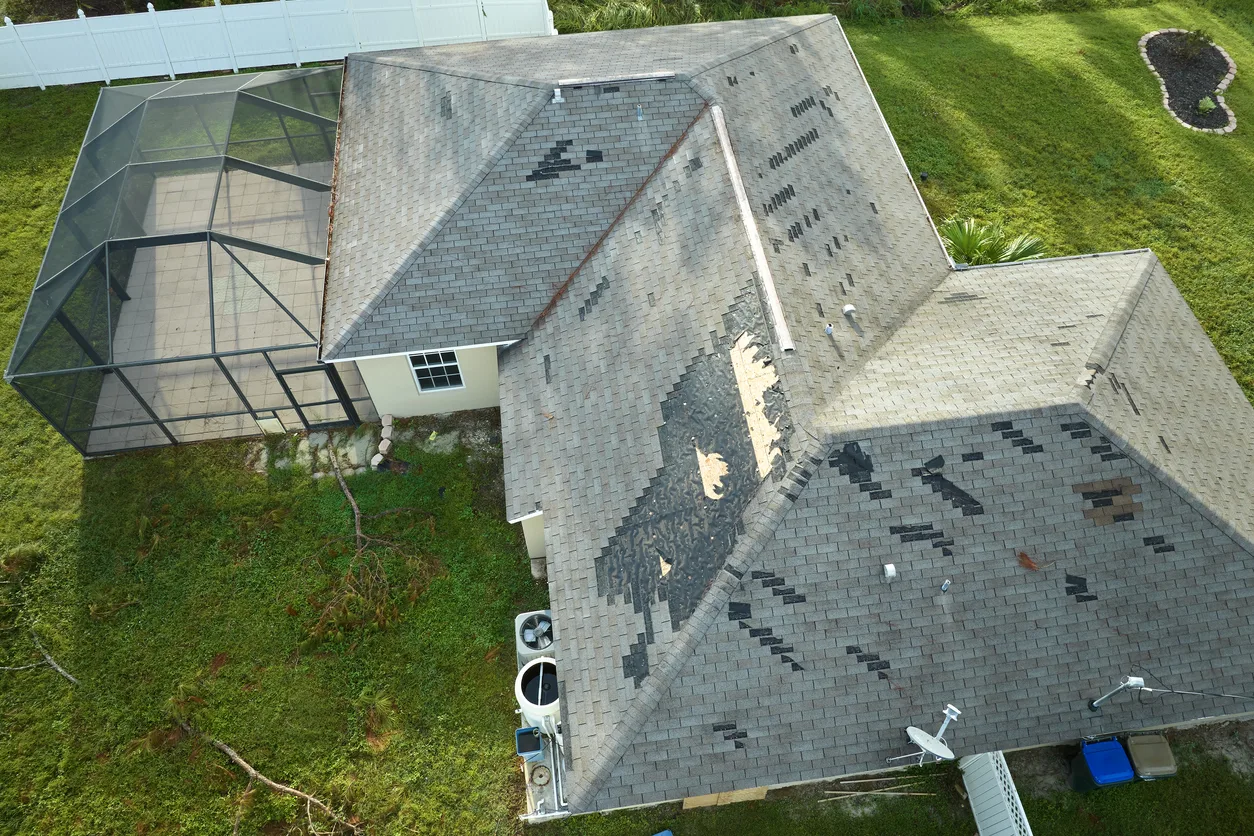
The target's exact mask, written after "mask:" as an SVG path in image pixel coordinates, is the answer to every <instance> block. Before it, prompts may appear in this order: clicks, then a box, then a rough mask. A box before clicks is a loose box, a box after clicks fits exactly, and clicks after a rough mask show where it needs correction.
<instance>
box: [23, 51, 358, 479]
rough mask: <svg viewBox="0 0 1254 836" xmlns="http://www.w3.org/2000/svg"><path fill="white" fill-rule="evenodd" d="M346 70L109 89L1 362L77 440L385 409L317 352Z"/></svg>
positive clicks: (165, 436) (243, 431) (205, 433)
mask: <svg viewBox="0 0 1254 836" xmlns="http://www.w3.org/2000/svg"><path fill="white" fill-rule="evenodd" d="M342 75H343V70H342V68H341V67H331V68H318V69H304V70H287V71H281V72H269V73H257V74H251V75H230V76H224V77H214V78H201V79H190V80H186V81H178V82H161V83H157V84H139V85H134V86H125V87H115V88H105V89H103V90H101V93H100V99H99V100H98V101H97V103H96V110H95V113H94V114H93V116H92V120H91V124H90V126H89V127H88V130H87V137H86V139H85V140H84V141H83V147H82V150H81V151H80V153H79V157H78V162H77V163H76V164H75V167H74V174H73V176H72V177H71V178H70V185H69V189H68V191H67V192H66V195H65V201H64V203H63V204H62V206H61V213H60V215H59V216H58V217H57V222H56V226H55V227H54V229H53V232H52V238H51V241H50V242H49V244H48V250H47V253H46V254H45V255H44V261H43V265H42V266H41V268H40V271H39V276H38V277H37V279H36V281H35V289H34V291H33V292H32V294H31V299H30V303H29V305H28V306H27V309H26V316H25V318H24V319H23V321H22V327H21V330H20V331H19V332H18V338H17V343H16V345H15V346H14V349H13V354H12V356H11V357H10V359H9V365H8V368H7V370H6V372H5V378H6V379H7V380H8V381H9V382H10V383H11V384H12V385H13V386H14V387H15V388H16V389H17V390H18V391H19V392H20V393H21V394H22V396H23V397H25V398H26V400H27V401H29V402H30V403H31V404H32V405H33V406H34V407H35V408H36V409H37V410H39V412H40V413H41V414H42V415H43V416H44V417H45V418H46V419H47V420H48V421H49V422H50V423H51V424H52V425H53V426H54V427H56V428H57V430H59V431H60V432H61V434H62V435H64V436H65V437H66V438H67V439H68V440H69V441H70V443H71V444H73V445H74V446H75V447H76V448H77V449H78V450H79V451H80V452H81V453H83V454H84V455H99V454H104V453H113V452H119V451H122V450H132V449H137V448H142V447H152V446H160V445H166V444H178V443H182V442H190V441H200V440H205V439H210V438H224V437H231V436H242V435H254V434H257V433H259V432H262V431H282V430H297V429H310V428H321V427H335V426H350V425H354V424H356V423H358V422H359V421H360V420H363V419H368V418H371V417H374V416H373V407H372V406H371V404H370V400H369V397H368V395H367V394H366V389H365V386H364V384H363V383H362V380H361V378H360V375H359V374H358V372H357V369H356V367H355V366H353V365H352V364H351V363H349V364H340V365H339V366H337V367H332V366H330V365H326V364H322V363H320V362H319V361H318V337H317V331H318V327H319V321H320V316H321V311H322V293H323V275H324V269H325V264H326V254H327V210H328V207H329V204H330V198H331V174H332V166H333V161H334V155H335V138H336V126H337V120H338V116H339V96H340V81H341V78H342Z"/></svg>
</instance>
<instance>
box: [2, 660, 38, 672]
mask: <svg viewBox="0 0 1254 836" xmlns="http://www.w3.org/2000/svg"><path fill="white" fill-rule="evenodd" d="M46 664H48V663H47V662H31V663H30V664H29V665H16V666H14V667H11V668H10V667H4V668H0V671H28V670H30V669H31V668H42V667H43V666H44V665H46Z"/></svg>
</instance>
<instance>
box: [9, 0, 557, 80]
mask: <svg viewBox="0 0 1254 836" xmlns="http://www.w3.org/2000/svg"><path fill="white" fill-rule="evenodd" d="M78 15H79V16H78V18H77V19H75V20H56V21H49V22H46V23H23V24H19V25H14V24H13V22H12V21H10V20H9V19H8V18H7V17H6V18H5V19H4V22H5V25H4V27H3V28H0V88H4V87H34V86H39V87H46V86H47V85H49V84H81V83H83V82H91V81H104V82H106V83H107V82H111V81H113V80H115V79H120V78H145V77H151V76H169V77H170V78H175V77H176V76H178V75H183V74H187V73H204V72H213V71H216V70H237V71H238V70H241V69H247V68H250V67H272V66H278V65H283V64H295V65H297V66H300V65H301V64H303V63H313V62H317V61H338V60H339V59H341V58H343V57H344V56H345V55H347V54H349V53H350V52H369V51H374V50H381V49H399V48H403V47H414V46H431V45H435V44H447V43H457V42H462V41H479V40H488V39H489V38H515V37H526V36H530V35H549V34H553V33H554V30H553V16H552V14H551V13H550V12H549V8H548V5H547V4H546V3H545V0H268V2H263V3H244V4H239V5H230V6H223V5H220V4H219V3H218V0H214V5H212V6H208V7H205V8H198V9H174V10H170V11H164V12H157V11H153V8H152V4H151V3H149V4H148V13H147V14H127V15H108V16H104V17H86V16H84V14H83V12H82V11H81V10H80V11H79V13H78Z"/></svg>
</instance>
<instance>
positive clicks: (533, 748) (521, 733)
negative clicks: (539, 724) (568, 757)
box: [514, 728, 544, 763]
mask: <svg viewBox="0 0 1254 836" xmlns="http://www.w3.org/2000/svg"><path fill="white" fill-rule="evenodd" d="M514 746H515V749H516V750H517V752H518V757H520V758H522V759H523V760H524V761H527V762H528V763H535V762H537V761H543V760H544V738H543V737H541V736H540V730H539V729H537V728H525V729H515V730H514Z"/></svg>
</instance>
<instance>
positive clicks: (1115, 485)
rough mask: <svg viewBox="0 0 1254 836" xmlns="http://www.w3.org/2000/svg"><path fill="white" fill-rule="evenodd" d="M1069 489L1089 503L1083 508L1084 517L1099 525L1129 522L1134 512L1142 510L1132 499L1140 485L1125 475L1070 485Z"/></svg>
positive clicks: (1139, 490)
mask: <svg viewBox="0 0 1254 836" xmlns="http://www.w3.org/2000/svg"><path fill="white" fill-rule="evenodd" d="M1071 491H1072V493H1078V494H1080V499H1081V500H1083V501H1084V502H1088V503H1089V504H1090V507H1089V508H1086V509H1084V517H1085V519H1089V520H1092V521H1093V522H1094V523H1095V524H1097V525H1099V526H1104V525H1110V524H1111V523H1121V522H1130V521H1132V520H1133V519H1135V514H1137V513H1139V512H1140V511H1142V510H1144V507H1143V506H1142V505H1141V503H1139V502H1136V501H1135V499H1134V497H1135V496H1136V495H1137V494H1139V493H1140V492H1141V487H1140V485H1136V484H1133V482H1132V480H1131V479H1129V478H1128V477H1126V476H1120V477H1118V478H1115V479H1106V480H1103V481H1100V482H1084V483H1081V484H1077V485H1072V486H1071Z"/></svg>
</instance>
